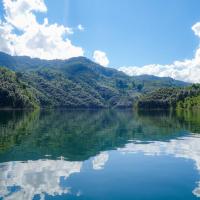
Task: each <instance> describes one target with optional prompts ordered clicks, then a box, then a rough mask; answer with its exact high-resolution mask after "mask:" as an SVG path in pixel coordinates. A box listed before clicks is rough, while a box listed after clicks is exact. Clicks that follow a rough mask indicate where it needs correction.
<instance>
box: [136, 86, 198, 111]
mask: <svg viewBox="0 0 200 200" xmlns="http://www.w3.org/2000/svg"><path fill="white" fill-rule="evenodd" d="M199 97H200V85H198V84H193V85H192V86H190V87H185V88H162V89H159V90H156V91H153V92H151V93H148V94H146V95H143V96H141V97H140V99H139V100H138V102H137V107H138V108H139V109H170V108H177V109H193V108H199V105H200V98H199Z"/></svg>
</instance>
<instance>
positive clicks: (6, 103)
mask: <svg viewBox="0 0 200 200" xmlns="http://www.w3.org/2000/svg"><path fill="white" fill-rule="evenodd" d="M37 105H38V102H37V100H36V98H35V97H34V95H33V94H32V92H31V89H30V88H29V87H28V86H27V85H26V84H25V83H24V82H22V81H21V80H20V78H18V75H17V73H15V72H12V71H11V70H8V69H6V68H2V67H0V107H1V108H36V107H37Z"/></svg>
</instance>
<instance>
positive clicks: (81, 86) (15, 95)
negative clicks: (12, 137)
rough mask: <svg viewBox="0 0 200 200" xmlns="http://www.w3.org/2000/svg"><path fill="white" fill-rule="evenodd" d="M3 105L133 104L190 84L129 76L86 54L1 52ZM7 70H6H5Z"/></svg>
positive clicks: (127, 105)
mask: <svg viewBox="0 0 200 200" xmlns="http://www.w3.org/2000/svg"><path fill="white" fill-rule="evenodd" d="M0 66H4V67H6V68H1V79H0V89H1V91H2V92H1V96H0V98H1V100H0V107H1V108H4V107H9V108H33V107H65V108H106V107H120V108H124V107H132V106H133V103H134V102H135V101H136V100H137V99H138V98H139V97H140V95H141V94H144V93H149V92H151V91H153V90H155V89H158V88H165V87H168V88H174V87H175V88H177V87H184V86H188V85H189V84H188V83H185V82H182V81H176V80H174V79H172V78H168V77H164V78H160V77H156V76H148V75H143V76H133V77H130V76H127V75H126V74H124V73H123V72H120V71H118V70H116V69H112V68H105V67H102V66H101V65H99V64H97V63H94V62H92V61H91V60H89V59H87V58H85V57H77V58H71V59H68V60H41V59H36V58H35V59H33V58H30V57H26V56H10V55H8V54H5V53H1V52H0ZM4 71H5V72H6V73H3V72H4Z"/></svg>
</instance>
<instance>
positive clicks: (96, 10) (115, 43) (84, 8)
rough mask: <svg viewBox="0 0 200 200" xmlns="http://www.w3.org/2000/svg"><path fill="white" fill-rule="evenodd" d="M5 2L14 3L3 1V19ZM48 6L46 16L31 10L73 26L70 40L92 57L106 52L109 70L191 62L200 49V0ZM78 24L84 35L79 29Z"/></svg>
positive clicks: (67, 1) (83, 0)
mask: <svg viewBox="0 0 200 200" xmlns="http://www.w3.org/2000/svg"><path fill="white" fill-rule="evenodd" d="M4 1H5V2H9V1H12V0H1V4H0V15H1V18H2V19H3V17H4V16H5V12H3V6H2V5H3V2H4ZM18 1H22V2H25V1H28V0H18ZM29 1H31V2H33V1H34V0H29ZM35 1H36V0H35ZM39 1H41V2H42V1H43V0H39ZM43 3H44V4H45V6H46V8H47V9H46V11H45V12H44V11H42V12H41V10H40V11H39V12H38V11H37V12H36V10H34V9H32V10H31V9H30V10H31V11H30V12H32V13H33V14H34V15H35V16H36V18H37V22H38V23H40V24H42V23H43V21H44V18H48V23H49V24H55V23H56V24H59V25H64V26H65V27H70V28H72V29H73V32H74V34H68V36H67V38H68V39H69V40H70V42H71V43H72V44H73V45H74V46H77V47H81V48H82V50H83V51H84V54H83V55H84V56H86V57H89V58H91V59H92V57H93V53H94V51H95V50H100V51H102V52H105V54H106V56H107V58H108V60H109V65H108V66H110V67H115V68H118V67H122V66H138V67H143V66H146V65H149V64H159V65H161V66H162V65H164V66H165V65H168V64H173V63H174V61H176V60H179V61H184V60H185V59H192V58H193V57H194V54H195V52H196V50H197V49H198V47H199V37H197V36H195V34H194V31H192V29H191V28H192V26H193V25H194V24H195V23H197V22H199V21H200V12H199V8H200V1H199V0H166V1H164V0H59V1H55V0H44V2H43ZM31 6H32V5H31ZM7 9H10V8H9V7H8V8H7ZM12 23H13V24H14V22H12ZM79 24H81V25H82V26H83V27H84V31H78V30H77V26H78V25H79ZM14 31H16V29H15V30H14ZM196 35H197V34H196ZM32 46H34V47H35V45H32ZM76 50H77V51H78V52H79V53H80V54H81V53H82V52H83V51H81V49H76ZM72 51H73V50H72ZM72 55H76V54H72ZM68 57H70V55H69V56H68ZM124 71H125V72H127V70H124ZM134 72H135V71H134ZM142 73H143V72H142ZM170 73H171V72H170ZM173 73H174V72H173ZM169 76H170V75H169ZM171 76H173V74H172V75H171ZM175 78H176V77H175ZM178 79H182V78H179V77H178Z"/></svg>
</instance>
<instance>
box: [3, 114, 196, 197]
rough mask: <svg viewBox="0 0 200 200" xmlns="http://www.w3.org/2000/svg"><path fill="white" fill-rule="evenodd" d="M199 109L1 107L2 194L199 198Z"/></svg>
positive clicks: (6, 195)
mask: <svg viewBox="0 0 200 200" xmlns="http://www.w3.org/2000/svg"><path fill="white" fill-rule="evenodd" d="M199 133H200V112H199V113H198V112H178V113H172V112H161V111H160V112H158V111H157V112H156V111H153V112H134V111H132V110H65V111H61V110H46V111H45V110H43V111H32V112H31V111H29V112H28V111H24V112H22V111H0V199H2V200H4V199H6V200H18V199H19V200H39V199H41V200H46V199H48V200H50V199H56V200H58V199H60V200H64V199H65V200H66V199H69V200H76V199H77V200H132V199H134V200H146V199H148V200H157V199H159V200H172V199H173V200H183V199H184V200H193V199H200V134H199Z"/></svg>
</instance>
